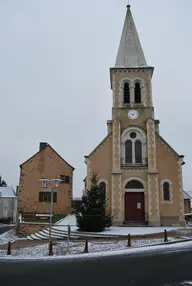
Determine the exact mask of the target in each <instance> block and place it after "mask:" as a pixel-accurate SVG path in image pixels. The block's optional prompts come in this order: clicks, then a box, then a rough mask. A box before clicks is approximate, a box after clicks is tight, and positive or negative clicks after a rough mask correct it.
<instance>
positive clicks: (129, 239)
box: [127, 234, 131, 247]
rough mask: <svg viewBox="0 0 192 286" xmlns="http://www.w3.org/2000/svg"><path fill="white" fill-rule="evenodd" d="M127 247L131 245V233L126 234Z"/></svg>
mask: <svg viewBox="0 0 192 286" xmlns="http://www.w3.org/2000/svg"><path fill="white" fill-rule="evenodd" d="M127 247H131V235H130V234H128V242H127Z"/></svg>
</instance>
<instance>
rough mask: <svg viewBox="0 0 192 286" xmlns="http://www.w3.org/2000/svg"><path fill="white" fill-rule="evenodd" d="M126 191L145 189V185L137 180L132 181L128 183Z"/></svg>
mask: <svg viewBox="0 0 192 286" xmlns="http://www.w3.org/2000/svg"><path fill="white" fill-rule="evenodd" d="M125 189H144V187H143V184H141V182H139V181H137V180H132V181H129V182H128V183H127V185H126V186H125Z"/></svg>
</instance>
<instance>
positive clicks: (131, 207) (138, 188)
mask: <svg viewBox="0 0 192 286" xmlns="http://www.w3.org/2000/svg"><path fill="white" fill-rule="evenodd" d="M125 221H127V222H129V221H133V222H144V221H145V197H144V186H143V184H142V183H141V182H140V181H138V180H136V179H134V180H131V181H129V182H128V183H127V184H126V186H125Z"/></svg>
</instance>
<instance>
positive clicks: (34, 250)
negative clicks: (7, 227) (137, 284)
mask: <svg viewBox="0 0 192 286" xmlns="http://www.w3.org/2000/svg"><path fill="white" fill-rule="evenodd" d="M174 240H175V239H174V238H171V239H169V241H174ZM162 242H163V241H162V239H147V240H146V239H143V240H142V239H141V240H133V241H132V247H142V246H147V245H154V244H159V243H162ZM69 245H70V246H69V254H70V255H74V254H81V253H83V250H84V247H85V242H84V241H77V242H70V244H69ZM88 248H89V252H90V253H94V252H103V251H114V250H123V249H127V241H126V240H118V241H108V242H107V241H99V242H89V243H88ZM53 251H54V255H55V256H61V255H66V254H67V252H68V243H67V241H64V242H56V243H55V244H54V245H53ZM6 254H7V250H0V257H2V256H6ZM47 255H48V243H46V244H43V245H37V246H32V247H25V248H19V249H13V250H12V256H21V257H44V256H47Z"/></svg>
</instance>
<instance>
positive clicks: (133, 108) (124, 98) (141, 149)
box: [110, 5, 159, 225]
mask: <svg viewBox="0 0 192 286" xmlns="http://www.w3.org/2000/svg"><path fill="white" fill-rule="evenodd" d="M153 71H154V67H152V66H149V65H148V64H147V62H146V59H145V55H144V52H143V48H142V45H141V42H140V39H139V36H138V33H137V29H136V26H135V23H134V20H133V16H132V13H131V9H130V5H128V6H127V13H126V17H125V22H124V27H123V31H122V35H121V40H120V44H119V49H118V53H117V58H116V63H115V66H114V67H112V68H110V80H111V89H112V92H113V107H112V123H111V124H112V134H113V135H112V136H113V137H112V183H111V184H112V212H113V215H114V220H116V222H117V223H118V222H119V221H122V220H123V217H124V213H123V212H122V211H121V210H123V205H122V204H123V202H124V199H122V189H123V188H124V186H123V185H122V184H123V180H124V179H123V177H122V174H123V172H125V171H127V172H129V173H130V170H133V171H136V170H137V173H138V174H139V170H141V171H143V169H145V171H146V176H147V182H148V190H146V192H145V196H148V199H147V198H146V200H148V201H150V202H151V207H150V208H151V209H150V211H148V214H149V217H148V218H146V220H147V221H148V222H149V224H150V221H151V225H155V224H156V225H158V224H159V206H158V197H159V190H158V171H157V165H156V148H155V146H156V143H155V132H156V131H157V128H158V121H155V120H154V107H153V101H152V88H151V79H152V75H153ZM156 125H157V126H156ZM132 127H133V129H134V130H136V132H135V131H134V132H132V133H131V128H132ZM124 130H127V131H125V132H124ZM129 130H130V132H129ZM137 130H138V132H137ZM126 132H127V133H126ZM123 136H125V138H124V137H123ZM130 136H132V137H134V136H137V138H138V139H139V140H134V138H130ZM128 139H130V140H128ZM139 142H140V143H139ZM126 144H127V145H126ZM154 186H156V189H155V190H154ZM152 192H153V193H152ZM154 192H155V196H154ZM151 200H153V201H151ZM117 201H118V202H119V203H118V204H117ZM153 205H154V210H153V209H152V208H153V207H152V206H153ZM117 206H119V207H117Z"/></svg>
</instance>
